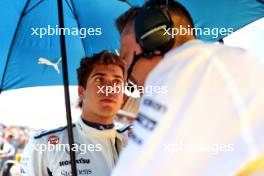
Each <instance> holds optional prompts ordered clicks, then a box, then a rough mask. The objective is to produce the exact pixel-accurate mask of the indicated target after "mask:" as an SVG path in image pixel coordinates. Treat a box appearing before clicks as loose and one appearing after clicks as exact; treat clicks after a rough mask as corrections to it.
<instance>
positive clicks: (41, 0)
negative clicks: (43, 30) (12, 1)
mask: <svg viewBox="0 0 264 176" xmlns="http://www.w3.org/2000/svg"><path fill="white" fill-rule="evenodd" d="M43 1H44V0H40V1H39V2H38V3H36V4H35V5H34V6H33V7H31V8H30V9H29V10H28V11H26V12H24V13H23V16H25V15H26V14H28V13H29V12H30V11H32V10H33V9H34V8H36V7H37V6H38V5H39V4H40V3H42V2H43Z"/></svg>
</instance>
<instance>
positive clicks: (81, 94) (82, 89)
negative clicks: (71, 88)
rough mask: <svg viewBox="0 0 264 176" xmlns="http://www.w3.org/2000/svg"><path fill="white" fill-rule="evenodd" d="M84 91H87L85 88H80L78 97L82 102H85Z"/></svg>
mask: <svg viewBox="0 0 264 176" xmlns="http://www.w3.org/2000/svg"><path fill="white" fill-rule="evenodd" d="M84 91H85V89H84V87H83V86H78V95H79V97H80V99H81V100H83V96H84Z"/></svg>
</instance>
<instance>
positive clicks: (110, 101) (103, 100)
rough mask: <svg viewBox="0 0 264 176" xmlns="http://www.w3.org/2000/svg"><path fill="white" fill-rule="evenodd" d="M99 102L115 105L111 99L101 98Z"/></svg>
mask: <svg viewBox="0 0 264 176" xmlns="http://www.w3.org/2000/svg"><path fill="white" fill-rule="evenodd" d="M100 101H101V102H104V103H115V102H116V100H115V99H113V98H102V99H101V100H100Z"/></svg>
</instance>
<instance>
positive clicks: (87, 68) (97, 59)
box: [77, 50, 126, 88]
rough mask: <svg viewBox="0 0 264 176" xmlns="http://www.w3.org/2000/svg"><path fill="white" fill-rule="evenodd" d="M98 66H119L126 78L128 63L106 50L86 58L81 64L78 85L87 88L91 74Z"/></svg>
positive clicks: (78, 71)
mask: <svg viewBox="0 0 264 176" xmlns="http://www.w3.org/2000/svg"><path fill="white" fill-rule="evenodd" d="M97 64H104V65H109V64H114V65H117V66H119V67H120V68H121V69H122V71H123V75H124V76H126V69H125V68H126V67H125V66H126V62H125V60H124V59H121V58H119V56H117V55H116V54H114V53H111V52H108V51H106V50H104V51H102V52H100V53H97V54H94V55H93V56H91V57H84V58H83V59H82V60H81V62H80V67H79V68H78V69H77V77H78V85H79V86H82V87H84V88H86V82H87V79H88V78H89V76H90V74H91V72H92V71H93V69H94V67H95V66H96V65H97Z"/></svg>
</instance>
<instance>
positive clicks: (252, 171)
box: [236, 155, 264, 176]
mask: <svg viewBox="0 0 264 176" xmlns="http://www.w3.org/2000/svg"><path fill="white" fill-rule="evenodd" d="M257 173H258V174H264V155H263V156H262V157H260V158H258V159H256V160H254V161H252V162H250V163H249V164H247V165H246V166H245V167H243V168H242V169H241V170H240V171H239V173H238V174H237V175H236V176H251V175H254V176H255V175H257Z"/></svg>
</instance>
